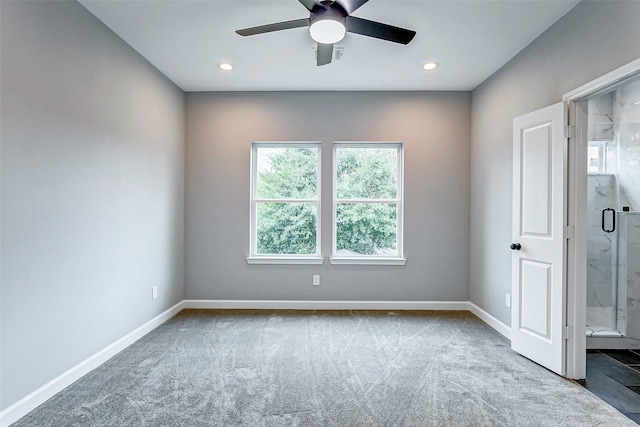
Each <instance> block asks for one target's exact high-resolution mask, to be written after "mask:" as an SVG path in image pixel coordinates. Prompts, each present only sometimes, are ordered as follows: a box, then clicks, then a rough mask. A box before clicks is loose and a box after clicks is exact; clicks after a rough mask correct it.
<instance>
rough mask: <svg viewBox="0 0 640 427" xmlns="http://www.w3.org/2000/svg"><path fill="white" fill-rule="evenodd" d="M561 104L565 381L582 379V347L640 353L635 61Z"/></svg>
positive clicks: (639, 131)
mask: <svg viewBox="0 0 640 427" xmlns="http://www.w3.org/2000/svg"><path fill="white" fill-rule="evenodd" d="M564 100H565V102H567V103H568V107H569V108H568V123H569V125H570V126H569V129H568V136H569V138H570V142H569V157H568V168H569V185H568V192H569V198H568V203H569V204H568V225H569V226H570V227H574V230H575V237H574V238H572V239H569V240H568V245H567V246H568V247H567V250H568V268H567V293H568V295H567V325H568V326H569V327H570V328H571V327H572V329H573V330H572V331H571V333H569V334H568V338H569V339H568V341H567V376H569V377H570V378H575V379H582V378H585V376H586V350H587V348H591V349H625V350H626V349H640V345H639V344H640V327H639V326H640V59H639V60H636V61H634V62H632V63H630V64H627V65H626V66H624V67H621V68H620V69H618V70H615V71H614V72H612V73H609V74H608V75H606V76H603V77H601V78H599V79H597V80H595V81H593V82H591V83H589V84H587V85H585V86H583V87H581V88H578V89H576V90H575V91H573V92H571V93H569V94H567V95H565V97H564ZM636 194H637V195H636ZM636 221H637V225H636ZM637 237H638V238H637ZM635 240H637V241H638V242H637V243H635ZM636 270H637V271H636ZM635 325H638V326H635Z"/></svg>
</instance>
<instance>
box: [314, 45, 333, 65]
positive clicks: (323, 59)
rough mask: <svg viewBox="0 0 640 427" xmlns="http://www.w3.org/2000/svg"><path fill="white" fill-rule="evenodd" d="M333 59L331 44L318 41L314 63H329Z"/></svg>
mask: <svg viewBox="0 0 640 427" xmlns="http://www.w3.org/2000/svg"><path fill="white" fill-rule="evenodd" d="M331 59H333V44H324V43H318V49H317V50H316V61H317V62H316V65H317V66H318V67H319V66H321V65H327V64H331Z"/></svg>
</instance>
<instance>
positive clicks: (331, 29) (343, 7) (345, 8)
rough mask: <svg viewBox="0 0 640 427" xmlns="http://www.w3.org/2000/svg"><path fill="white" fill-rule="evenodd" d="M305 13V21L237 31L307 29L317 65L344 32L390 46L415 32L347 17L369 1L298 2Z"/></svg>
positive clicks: (330, 54) (324, 62)
mask: <svg viewBox="0 0 640 427" xmlns="http://www.w3.org/2000/svg"><path fill="white" fill-rule="evenodd" d="M298 1H299V2H300V3H301V4H302V5H303V6H304V7H306V8H307V10H309V18H302V19H294V20H292V21H283V22H276V23H274V24H267V25H260V26H257V27H251V28H244V29H242V30H237V31H236V33H238V34H240V35H241V36H253V35H256V34H264V33H270V32H272V31H281V30H288V29H291V28H301V27H309V33H310V34H311V38H312V39H313V40H315V41H316V42H317V43H318V49H317V65H318V66H320V65H327V64H329V63H331V58H332V57H333V45H334V44H335V43H337V42H339V41H340V40H342V39H343V38H344V36H345V34H346V33H347V32H349V33H355V34H361V35H363V36H368V37H375V38H378V39H382V40H388V41H390V42H394V43H400V44H409V42H410V41H411V40H413V37H414V36H415V35H416V32H415V31H411V30H407V29H405V28H399V27H394V26H392V25H388V24H383V23H381V22H375V21H369V20H367V19H362V18H356V17H355V16H351V14H352V13H353V12H354V11H355V10H356V9H358V8H359V7H360V6H362V5H363V4H365V3H367V2H368V1H369V0H324V1H319V0H298Z"/></svg>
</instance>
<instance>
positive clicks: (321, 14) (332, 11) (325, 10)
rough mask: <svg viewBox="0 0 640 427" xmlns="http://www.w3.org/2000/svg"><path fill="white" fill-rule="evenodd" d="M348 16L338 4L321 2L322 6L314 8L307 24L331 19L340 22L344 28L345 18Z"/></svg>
mask: <svg viewBox="0 0 640 427" xmlns="http://www.w3.org/2000/svg"><path fill="white" fill-rule="evenodd" d="M348 15H349V14H348V13H347V11H346V10H344V8H343V7H342V6H341V5H340V3H338V2H332V1H323V2H322V6H317V7H314V8H313V10H312V11H311V16H310V17H309V23H310V24H313V23H314V22H316V21H322V20H324V19H331V20H334V21H338V22H340V23H341V24H342V25H344V26H346V22H347V16H348Z"/></svg>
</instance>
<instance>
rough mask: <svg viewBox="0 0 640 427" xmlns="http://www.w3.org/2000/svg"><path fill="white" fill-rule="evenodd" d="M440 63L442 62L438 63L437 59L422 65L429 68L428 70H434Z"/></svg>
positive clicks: (425, 68)
mask: <svg viewBox="0 0 640 427" xmlns="http://www.w3.org/2000/svg"><path fill="white" fill-rule="evenodd" d="M439 65H440V64H438V63H437V62H435V61H429V62H427V63H426V64H424V65H423V66H422V69H424V70H427V71H432V70H435V69H436V68H438V66H439Z"/></svg>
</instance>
